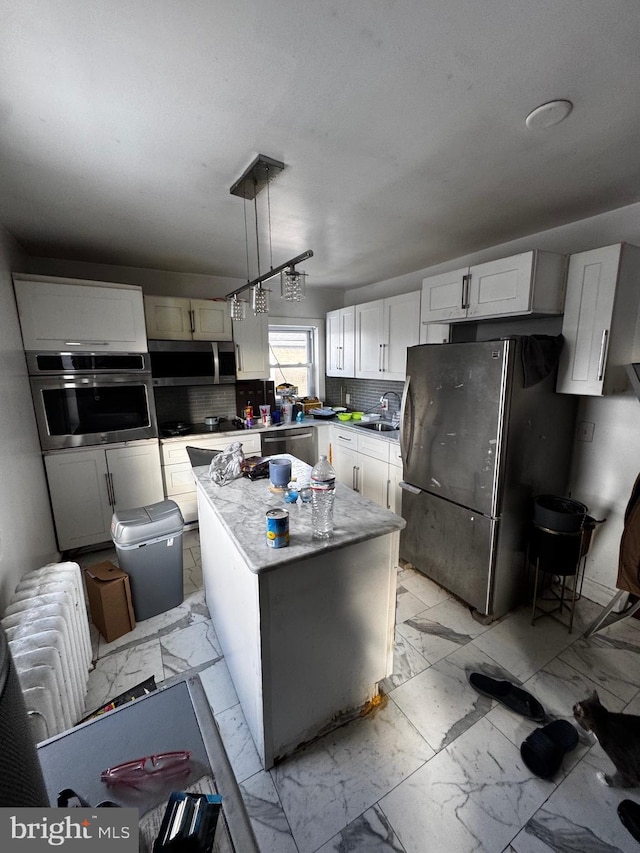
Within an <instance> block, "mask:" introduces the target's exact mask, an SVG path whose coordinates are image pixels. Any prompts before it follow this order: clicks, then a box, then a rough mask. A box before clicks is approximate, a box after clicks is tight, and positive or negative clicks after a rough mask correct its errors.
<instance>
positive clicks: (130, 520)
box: [111, 501, 184, 622]
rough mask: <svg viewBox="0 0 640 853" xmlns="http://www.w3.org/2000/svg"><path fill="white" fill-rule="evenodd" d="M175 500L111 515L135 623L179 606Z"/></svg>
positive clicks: (178, 525)
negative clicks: (125, 574)
mask: <svg viewBox="0 0 640 853" xmlns="http://www.w3.org/2000/svg"><path fill="white" fill-rule="evenodd" d="M183 528H184V519H183V518H182V513H181V512H180V507H179V506H178V504H177V503H175V501H159V502H158V503H155V504H149V505H148V506H141V507H135V508H134V509H126V510H122V511H121V512H114V514H113V518H112V519H111V538H112V540H113V544H114V545H115V548H116V554H117V556H118V563H119V564H120V568H121V569H122V570H123V571H125V572H126V573H127V574H128V575H129V584H130V587H131V598H132V600H133V611H134V613H135V617H136V622H142V621H143V620H145V619H149V618H150V617H151V616H157V615H158V613H164V612H166V611H167V610H171V608H172V607H177V606H178V605H179V604H182V601H183V599H184V594H183V583H182V531H183Z"/></svg>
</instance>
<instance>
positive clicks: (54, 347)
mask: <svg viewBox="0 0 640 853" xmlns="http://www.w3.org/2000/svg"><path fill="white" fill-rule="evenodd" d="M14 286H15V292H16V301H17V304H18V313H19V315H20V326H21V329H22V340H23V343H24V348H25V350H45V351H57V352H60V351H61V350H71V349H74V350H78V351H82V350H91V351H93V352H146V349H147V336H146V332H145V323H144V307H143V302H142V289H141V288H140V287H136V286H133V285H117V284H114V285H111V284H105V283H102V282H88V281H78V282H77V283H73V281H72V280H68V279H65V280H64V281H60V280H57V281H56V280H53V279H47V278H45V277H43V276H37V277H35V276H34V277H21V276H18V275H16V276H14Z"/></svg>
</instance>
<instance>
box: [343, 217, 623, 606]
mask: <svg viewBox="0 0 640 853" xmlns="http://www.w3.org/2000/svg"><path fill="white" fill-rule="evenodd" d="M550 203H552V201H551V202H550ZM618 242H627V243H633V244H635V245H638V246H640V204H634V205H629V206H628V207H624V208H620V209H618V210H614V211H610V212H609V213H605V214H602V215H600V216H594V217H591V218H589V219H583V220H580V221H578V222H573V223H571V224H570V225H564V226H562V227H560V228H554V229H551V230H549V231H543V232H541V233H539V234H531V235H529V236H527V237H523V238H521V239H518V240H513V241H512V242H509V243H504V244H502V245H500V246H494V247H491V248H489V249H485V250H483V251H481V252H476V253H475V254H473V255H465V256H464V257H460V258H454V259H452V260H450V261H448V262H447V263H443V264H438V265H437V266H433V267H427V268H425V269H422V270H418V271H416V272H414V273H410V274H408V275H404V276H400V277H398V278H395V279H389V280H387V281H382V282H378V283H376V284H372V285H368V286H367V287H361V288H358V289H355V290H350V291H347V293H346V294H345V304H346V305H352V304H357V303H359V302H368V301H370V300H372V299H380V298H381V297H385V296H393V295H395V294H397V293H408V292H410V291H412V290H419V289H420V288H421V285H422V279H423V278H425V277H427V276H429V275H436V274H437V273H440V272H447V271H449V270H453V269H458V268H462V267H465V266H468V265H470V264H473V263H481V262H483V261H488V260H494V259H496V258H501V257H508V256H509V255H513V254H517V253H518V252H524V251H528V250H529V249H545V250H547V251H552V252H559V253H561V254H572V253H574V252H582V251H585V250H587V249H593V248H597V247H598V246H606V245H608V244H611V243H618ZM638 291H639V293H640V280H639V281H638ZM581 421H588V422H590V423H592V424H594V434H593V441H591V442H588V443H585V442H578V441H576V442H575V444H574V448H573V453H572V469H571V477H570V483H569V490H570V494H571V495H572V496H573V497H574V498H576V499H577V500H581V501H583V502H584V503H586V504H587V506H588V507H589V510H590V513H591V515H593V516H594V517H596V518H604V517H606V518H607V521H606V523H605V524H604V525H602V526H600V527H599V528H597V531H596V533H595V535H594V537H593V542H592V546H591V550H590V552H589V556H588V558H587V566H586V575H585V585H584V592H585V595H586V596H587V597H588V598H591V599H592V600H594V601H598V602H600V603H601V604H604V603H607V602H608V601H609V600H610V598H611V596H612V595H613V594H614V592H615V588H616V587H615V582H616V576H617V563H618V548H619V545H620V536H621V534H622V527H623V518H624V510H625V507H626V504H627V500H628V498H629V495H630V492H631V487H632V486H633V483H634V481H635V478H636V476H637V474H638V472H639V471H640V403H639V402H638V400H637V399H636V398H635V396H634V395H633V394H632V393H631V392H627V393H625V394H617V395H614V396H609V397H605V398H592V397H584V398H582V400H581V402H580V407H579V413H578V422H581Z"/></svg>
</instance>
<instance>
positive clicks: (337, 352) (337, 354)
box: [336, 346, 342, 370]
mask: <svg viewBox="0 0 640 853" xmlns="http://www.w3.org/2000/svg"><path fill="white" fill-rule="evenodd" d="M341 349H342V347H340V346H338V347H336V367H337V368H338V370H342V359H341V358H340V350H341Z"/></svg>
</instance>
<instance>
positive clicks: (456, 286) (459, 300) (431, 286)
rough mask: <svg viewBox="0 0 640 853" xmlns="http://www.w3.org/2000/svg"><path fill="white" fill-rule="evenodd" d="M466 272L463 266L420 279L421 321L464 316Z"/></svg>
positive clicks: (466, 269)
mask: <svg viewBox="0 0 640 853" xmlns="http://www.w3.org/2000/svg"><path fill="white" fill-rule="evenodd" d="M468 273H469V270H468V268H467V267H465V268H464V269H460V270H453V271H452V272H445V273H441V274H440V275H432V276H429V278H425V279H423V280H422V300H421V316H420V320H421V322H423V323H446V322H448V321H449V320H464V319H465V318H466V316H467V302H466V300H467V293H466V289H467V275H468Z"/></svg>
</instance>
